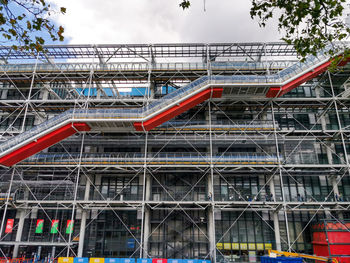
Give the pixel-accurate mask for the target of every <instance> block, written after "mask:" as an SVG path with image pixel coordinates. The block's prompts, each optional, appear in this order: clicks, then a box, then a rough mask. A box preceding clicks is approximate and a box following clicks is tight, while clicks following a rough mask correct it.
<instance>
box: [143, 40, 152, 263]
mask: <svg viewBox="0 0 350 263" xmlns="http://www.w3.org/2000/svg"><path fill="white" fill-rule="evenodd" d="M148 51H149V58H150V59H149V61H148V72H147V73H148V76H147V84H148V85H147V96H145V97H146V103H145V104H146V105H148V104H149V99H150V98H151V97H152V94H151V93H152V79H151V77H152V69H153V64H154V63H155V59H154V55H153V46H152V45H149V47H148ZM152 98H153V97H152ZM145 133H146V138H145V151H144V154H145V156H144V163H143V178H142V182H143V183H142V208H141V214H142V217H141V240H140V258H142V257H144V258H145V257H147V255H148V236H149V222H150V211H149V210H148V209H146V207H145V206H146V201H147V200H149V198H150V187H151V185H148V184H150V183H151V180H150V178H147V179H148V180H146V177H147V153H148V131H145ZM146 184H147V188H146ZM146 213H147V215H146Z"/></svg>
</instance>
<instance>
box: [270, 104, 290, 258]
mask: <svg viewBox="0 0 350 263" xmlns="http://www.w3.org/2000/svg"><path fill="white" fill-rule="evenodd" d="M270 104H271V112H272V123H273V134H274V137H275V144H276V154H277V161H278V171H279V178H280V184H281V194H282V202H283V208H282V209H283V212H284V220H285V224H286V232H287V233H286V234H287V242H288V251H289V252H290V251H291V247H290V239H289V226H288V217H287V211H286V199H285V195H284V189H283V175H282V164H281V158H280V151H279V146H278V137H277V127H276V123H275V110H274V107H273V101H272V100H271V102H270ZM273 213H278V211H274V212H273ZM275 218H276V220H278V214H277V217H275V215H274V221H275ZM274 226H275V222H274ZM278 230H279V227H278ZM275 232H276V229H275ZM278 232H279V231H278ZM276 245H277V240H276Z"/></svg>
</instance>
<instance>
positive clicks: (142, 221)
mask: <svg viewBox="0 0 350 263" xmlns="http://www.w3.org/2000/svg"><path fill="white" fill-rule="evenodd" d="M147 146H148V132H147V131H146V138H145V151H144V153H145V157H144V164H143V185H142V208H141V214H142V217H141V241H140V258H142V257H147V254H148V251H146V250H145V245H144V242H145V240H146V239H147V241H148V235H149V225H148V224H147V225H146V224H145V205H146V175H147V152H148V150H147ZM145 228H147V229H146V230H145ZM146 233H147V238H145V237H144V235H145V234H146ZM147 249H148V246H147Z"/></svg>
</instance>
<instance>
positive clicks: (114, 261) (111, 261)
mask: <svg viewBox="0 0 350 263" xmlns="http://www.w3.org/2000/svg"><path fill="white" fill-rule="evenodd" d="M105 263H119V258H105Z"/></svg>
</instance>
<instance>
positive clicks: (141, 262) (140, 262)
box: [137, 258, 152, 263]
mask: <svg viewBox="0 0 350 263" xmlns="http://www.w3.org/2000/svg"><path fill="white" fill-rule="evenodd" d="M137 263H152V259H151V258H138V259H137Z"/></svg>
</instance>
